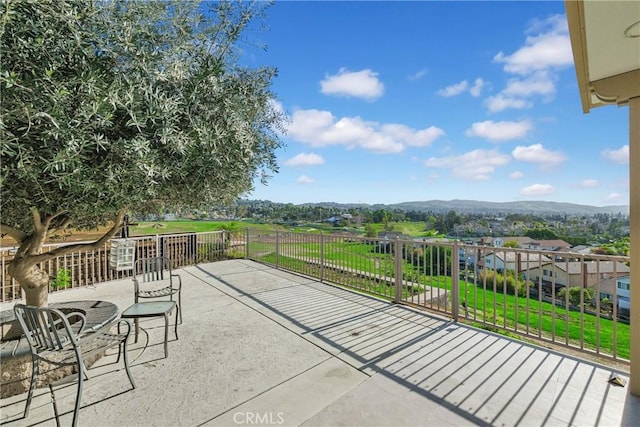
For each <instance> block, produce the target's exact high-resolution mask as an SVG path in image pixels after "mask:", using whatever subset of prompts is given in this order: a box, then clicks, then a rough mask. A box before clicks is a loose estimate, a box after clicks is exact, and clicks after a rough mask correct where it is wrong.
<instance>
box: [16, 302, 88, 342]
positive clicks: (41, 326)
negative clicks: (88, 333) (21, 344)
mask: <svg viewBox="0 0 640 427" xmlns="http://www.w3.org/2000/svg"><path fill="white" fill-rule="evenodd" d="M13 310H14V312H15V313H16V317H17V318H18V322H19V323H20V326H21V327H22V330H23V332H24V334H25V336H26V338H27V341H28V342H29V345H30V346H31V348H32V350H33V351H35V352H36V353H40V352H41V351H45V350H49V351H57V350H62V349H63V348H64V347H66V346H68V345H69V344H73V345H75V344H76V340H75V333H74V332H73V330H72V329H71V325H70V324H69V320H68V319H67V316H65V315H64V313H62V312H61V311H60V310H56V309H54V308H48V307H34V306H29V305H24V304H16V305H15V306H14V307H13ZM76 314H77V313H76ZM82 320H83V323H84V319H82ZM80 329H82V327H81V328H80Z"/></svg>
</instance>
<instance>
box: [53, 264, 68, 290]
mask: <svg viewBox="0 0 640 427" xmlns="http://www.w3.org/2000/svg"><path fill="white" fill-rule="evenodd" d="M70 286H71V271H69V270H67V269H66V268H62V269H60V270H58V271H57V273H56V277H55V278H54V279H53V280H52V281H51V287H52V288H53V289H56V290H59V289H66V288H68V287H70Z"/></svg>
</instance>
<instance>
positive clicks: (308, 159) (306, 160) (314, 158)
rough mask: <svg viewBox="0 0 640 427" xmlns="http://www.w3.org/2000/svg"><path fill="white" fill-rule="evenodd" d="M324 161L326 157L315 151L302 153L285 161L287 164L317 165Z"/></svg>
mask: <svg viewBox="0 0 640 427" xmlns="http://www.w3.org/2000/svg"><path fill="white" fill-rule="evenodd" d="M323 163H324V158H323V157H322V156H320V155H319V154H315V153H309V154H306V153H300V154H298V155H296V156H294V157H292V158H290V159H289V160H286V161H285V162H284V164H285V165H286V166H315V165H321V164H323Z"/></svg>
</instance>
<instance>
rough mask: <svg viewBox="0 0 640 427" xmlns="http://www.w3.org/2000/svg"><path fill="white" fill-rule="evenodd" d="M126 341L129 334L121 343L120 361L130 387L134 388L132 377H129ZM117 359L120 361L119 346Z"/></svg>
mask: <svg viewBox="0 0 640 427" xmlns="http://www.w3.org/2000/svg"><path fill="white" fill-rule="evenodd" d="M129 331H131V330H129ZM128 340H129V334H127V336H126V337H125V338H124V341H123V342H122V347H123V352H122V359H123V361H124V369H125V370H126V371H127V376H128V377H129V382H130V383H131V387H133V388H136V383H135V382H133V376H132V375H131V370H130V369H129V357H128V356H127V341H128ZM118 359H120V346H118Z"/></svg>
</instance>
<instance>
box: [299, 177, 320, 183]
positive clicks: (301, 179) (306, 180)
mask: <svg viewBox="0 0 640 427" xmlns="http://www.w3.org/2000/svg"><path fill="white" fill-rule="evenodd" d="M296 182H298V183H300V184H313V183H315V182H316V181H315V180H314V179H313V178H309V177H308V176H306V175H300V176H299V177H298V179H297V180H296Z"/></svg>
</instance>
